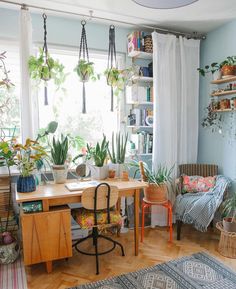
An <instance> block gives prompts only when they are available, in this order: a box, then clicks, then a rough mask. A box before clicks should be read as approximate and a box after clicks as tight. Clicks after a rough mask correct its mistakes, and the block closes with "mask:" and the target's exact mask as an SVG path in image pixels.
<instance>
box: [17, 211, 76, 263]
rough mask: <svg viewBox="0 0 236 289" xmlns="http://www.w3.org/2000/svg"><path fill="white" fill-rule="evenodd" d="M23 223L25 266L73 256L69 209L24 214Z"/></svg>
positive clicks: (22, 216)
mask: <svg viewBox="0 0 236 289" xmlns="http://www.w3.org/2000/svg"><path fill="white" fill-rule="evenodd" d="M21 223H22V238H23V250H24V263H25V265H31V264H35V263H41V262H46V261H52V260H57V259H61V258H66V257H71V256H72V241H71V215H70V209H69V208H65V207H63V208H57V209H55V208H53V211H49V212H41V213H33V214H22V215H21Z"/></svg>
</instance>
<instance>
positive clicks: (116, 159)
mask: <svg viewBox="0 0 236 289" xmlns="http://www.w3.org/2000/svg"><path fill="white" fill-rule="evenodd" d="M127 140H128V134H126V135H125V136H123V135H122V136H121V134H120V132H119V133H117V134H116V138H115V136H114V132H113V133H112V145H111V150H110V149H109V148H108V155H109V158H110V160H111V164H110V165H109V167H110V169H111V170H112V169H113V170H115V172H116V176H117V177H121V174H122V171H123V170H124V163H125V153H126V145H127Z"/></svg>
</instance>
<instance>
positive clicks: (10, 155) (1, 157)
mask: <svg viewBox="0 0 236 289" xmlns="http://www.w3.org/2000/svg"><path fill="white" fill-rule="evenodd" d="M15 155H16V152H15V151H14V150H13V141H12V140H10V141H4V140H2V141H1V142H0V167H4V166H6V167H8V168H9V167H11V166H13V165H15Z"/></svg>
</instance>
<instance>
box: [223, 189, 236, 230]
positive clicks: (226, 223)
mask: <svg viewBox="0 0 236 289" xmlns="http://www.w3.org/2000/svg"><path fill="white" fill-rule="evenodd" d="M222 205H223V214H224V215H226V217H224V218H223V228H224V230H225V231H227V232H236V218H235V216H236V192H234V193H233V194H232V196H231V197H230V198H228V199H227V200H225V201H224V202H223V204H222ZM230 215H231V217H230Z"/></svg>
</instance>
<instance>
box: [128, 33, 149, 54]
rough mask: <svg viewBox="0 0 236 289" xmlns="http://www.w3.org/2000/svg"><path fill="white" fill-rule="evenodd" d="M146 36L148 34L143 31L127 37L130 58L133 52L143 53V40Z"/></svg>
mask: <svg viewBox="0 0 236 289" xmlns="http://www.w3.org/2000/svg"><path fill="white" fill-rule="evenodd" d="M147 35H150V34H148V33H147V32H144V31H133V32H132V33H130V34H129V35H128V36H127V41H128V43H127V46H128V54H129V55H130V56H132V52H134V51H145V45H144V38H145V36H147ZM150 37H151V35H150Z"/></svg>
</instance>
